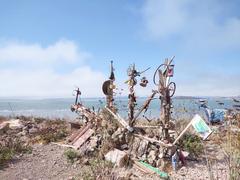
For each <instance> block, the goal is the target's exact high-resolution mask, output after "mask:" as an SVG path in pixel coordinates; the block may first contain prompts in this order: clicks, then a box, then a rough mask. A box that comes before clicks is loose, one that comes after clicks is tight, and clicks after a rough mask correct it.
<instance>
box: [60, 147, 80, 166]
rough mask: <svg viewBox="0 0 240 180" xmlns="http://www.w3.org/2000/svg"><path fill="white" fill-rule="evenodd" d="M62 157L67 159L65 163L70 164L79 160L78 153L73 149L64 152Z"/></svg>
mask: <svg viewBox="0 0 240 180" xmlns="http://www.w3.org/2000/svg"><path fill="white" fill-rule="evenodd" d="M64 156H65V157H66V158H67V161H68V162H70V163H72V164H73V163H74V162H75V161H77V160H78V159H79V158H80V155H79V153H78V152H77V151H76V150H73V149H67V150H66V151H65V152H64Z"/></svg>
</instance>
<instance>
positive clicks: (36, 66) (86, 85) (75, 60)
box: [0, 40, 104, 97]
mask: <svg viewBox="0 0 240 180" xmlns="http://www.w3.org/2000/svg"><path fill="white" fill-rule="evenodd" d="M91 57H92V55H91V54H90V53H88V52H85V51H81V50H79V47H78V45H77V44H76V43H75V42H73V41H70V40H59V41H57V42H55V43H54V44H51V45H48V46H47V47H43V46H42V45H41V44H25V43H19V42H5V43H3V44H1V45H0V64H1V66H0V67H2V68H0V74H1V76H0V82H2V85H1V86H0V96H1V97H8V96H15V97H16V96H34V97H35V96H36V97H70V96H71V95H72V90H73V88H75V86H78V87H79V88H80V89H81V91H82V92H83V93H84V96H85V97H97V96H102V94H101V84H102V82H103V80H104V75H103V74H102V73H101V72H98V71H94V70H93V69H91V68H90V67H89V66H88V65H86V63H85V62H86V61H87V60H89V59H91ZM59 63H61V65H62V69H58V70H57V69H56V66H58V64H59ZM9 64H11V65H12V64H17V66H9ZM29 64H30V66H29ZM69 64H70V65H71V64H74V65H75V67H76V68H70V70H69V71H68V72H67V73H66V72H64V67H65V66H66V67H67V66H68V65H69ZM79 64H80V66H79Z"/></svg>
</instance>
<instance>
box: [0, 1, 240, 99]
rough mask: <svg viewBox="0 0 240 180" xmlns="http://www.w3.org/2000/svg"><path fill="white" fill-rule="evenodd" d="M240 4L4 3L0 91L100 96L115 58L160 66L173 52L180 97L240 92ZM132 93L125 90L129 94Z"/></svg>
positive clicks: (123, 64) (119, 65) (0, 10)
mask: <svg viewBox="0 0 240 180" xmlns="http://www.w3.org/2000/svg"><path fill="white" fill-rule="evenodd" d="M239 5H240V2H239V1H236V0H235V1H234V0H229V1H223V0H208V1H207V0H203V1H201V2H199V1H196V0H172V1H169V0H139V1H127V0H121V1H113V0H108V1H107V0H101V1H99V0H91V1H87V0H78V1H77V0H68V1H67V0H58V1H57V0H52V1H48V0H41V1H33V0H32V1H30V0H21V1H17V0H15V1H9V0H8V1H7V0H6V1H4V0H0V74H1V76H0V81H1V82H4V86H2V85H1V87H0V96H1V97H9V96H39V97H68V96H71V93H72V89H74V87H75V86H79V87H80V89H82V91H83V96H85V97H94V96H102V92H101V84H102V82H103V81H104V80H105V79H106V78H107V77H108V70H109V61H110V60H114V64H115V69H116V78H117V82H116V83H117V86H118V87H121V88H126V85H125V84H124V81H125V80H126V79H127V75H126V69H127V67H128V66H129V65H130V64H131V63H136V66H137V68H138V69H139V70H143V69H144V68H146V67H151V70H150V71H148V72H147V73H146V74H145V75H146V76H147V78H148V79H149V80H150V83H149V86H148V87H147V88H145V89H143V88H138V89H137V95H139V96H145V95H148V94H149V93H150V92H151V89H154V88H155V87H154V85H153V83H152V82H151V79H152V75H153V72H154V70H155V68H156V67H157V66H158V65H159V64H161V63H162V62H163V61H164V59H165V58H170V57H172V56H173V55H175V56H176V57H175V61H174V62H175V65H176V67H175V76H174V78H173V81H175V82H176V83H177V95H196V96H232V95H240V81H239V77H240V68H239V66H240V60H239V58H240V12H239V10H238V7H240V6H239ZM125 93H127V91H125Z"/></svg>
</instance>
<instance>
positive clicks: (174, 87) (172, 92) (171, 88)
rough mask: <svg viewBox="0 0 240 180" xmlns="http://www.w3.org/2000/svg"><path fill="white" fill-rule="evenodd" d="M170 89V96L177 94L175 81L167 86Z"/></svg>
mask: <svg viewBox="0 0 240 180" xmlns="http://www.w3.org/2000/svg"><path fill="white" fill-rule="evenodd" d="M167 88H168V90H169V96H170V97H173V95H174V94H175V91H176V84H175V83H174V82H170V83H169V85H168V86H167Z"/></svg>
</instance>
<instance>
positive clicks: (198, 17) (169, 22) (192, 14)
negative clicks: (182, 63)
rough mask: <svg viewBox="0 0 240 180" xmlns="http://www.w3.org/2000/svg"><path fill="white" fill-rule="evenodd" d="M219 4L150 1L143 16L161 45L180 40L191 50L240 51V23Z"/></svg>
mask: <svg viewBox="0 0 240 180" xmlns="http://www.w3.org/2000/svg"><path fill="white" fill-rule="evenodd" d="M225 7H227V2H223V1H222V2H219V1H216V0H209V1H192V0H172V1H169V0H146V2H145V4H144V5H143V7H142V16H143V20H144V26H145V30H146V33H147V35H148V36H149V37H150V38H151V39H153V40H157V41H159V40H160V41H161V40H163V39H165V40H166V39H171V38H172V37H173V38H174V37H177V38H178V39H181V43H180V44H181V46H186V47H187V48H191V47H195V48H203V49H204V48H205V50H206V49H207V48H208V49H210V48H214V49H225V48H239V47H240V33H239V32H240V19H239V16H237V15H234V13H233V12H231V13H228V12H226V11H227V10H226V9H227V8H225Z"/></svg>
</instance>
